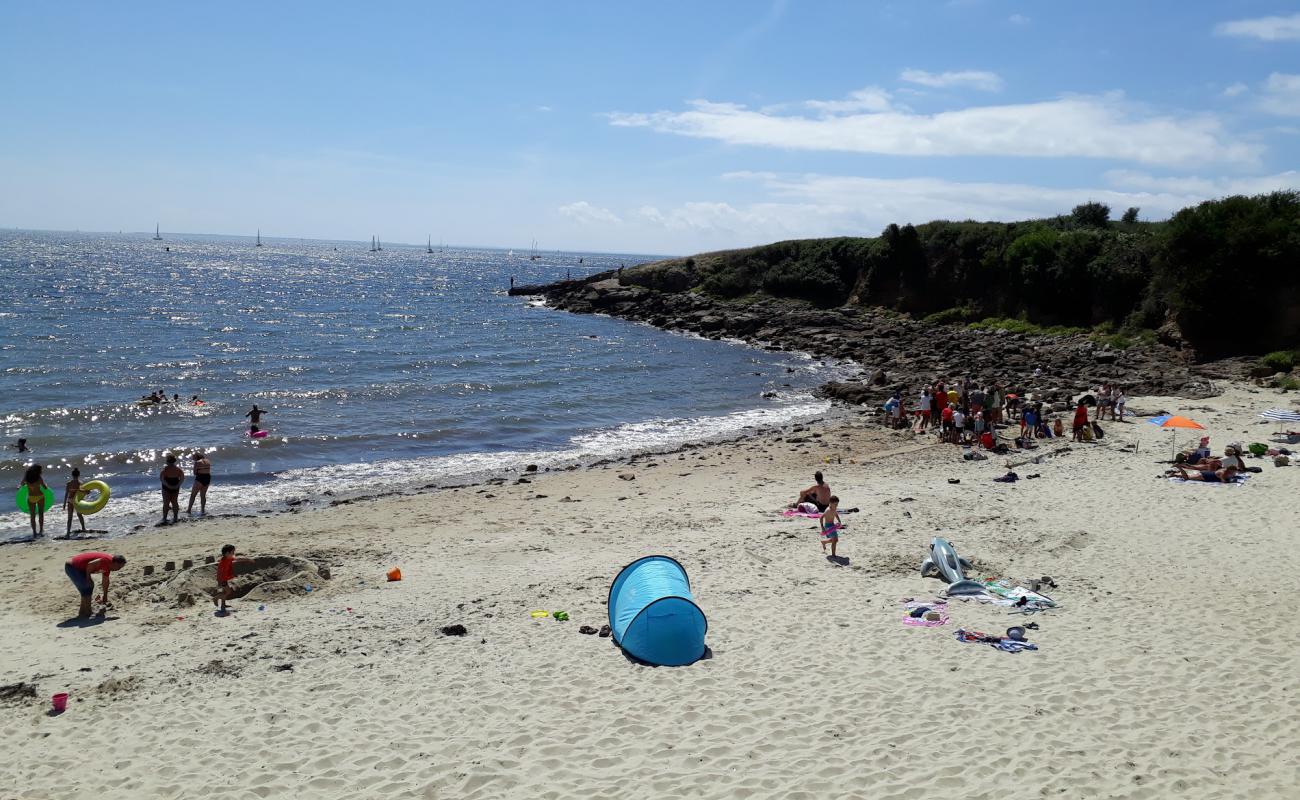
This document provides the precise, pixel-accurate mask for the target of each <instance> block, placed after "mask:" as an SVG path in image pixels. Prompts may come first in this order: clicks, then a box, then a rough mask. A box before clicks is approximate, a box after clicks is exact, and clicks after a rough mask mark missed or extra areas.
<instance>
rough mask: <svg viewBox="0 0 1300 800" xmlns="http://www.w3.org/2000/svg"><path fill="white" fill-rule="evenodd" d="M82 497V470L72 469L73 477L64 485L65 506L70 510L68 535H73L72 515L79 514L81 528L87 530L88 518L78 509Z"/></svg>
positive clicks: (78, 519)
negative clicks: (78, 502)
mask: <svg viewBox="0 0 1300 800" xmlns="http://www.w3.org/2000/svg"><path fill="white" fill-rule="evenodd" d="M79 499H81V470H79V469H74V470H72V479H71V480H69V481H68V483H67V485H66V486H64V487H63V507H64V508H66V509H67V510H68V536H71V535H72V515H73V514H76V515H77V521H78V522H80V523H81V530H82V531H83V532H85V530H86V518H85V517H84V516H82V515H81V512H80V511H78V510H77V501H78V500H79Z"/></svg>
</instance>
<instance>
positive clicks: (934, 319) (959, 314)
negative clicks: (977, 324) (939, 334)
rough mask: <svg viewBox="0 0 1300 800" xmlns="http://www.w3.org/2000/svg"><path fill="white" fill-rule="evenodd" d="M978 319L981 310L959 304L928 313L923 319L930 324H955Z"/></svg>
mask: <svg viewBox="0 0 1300 800" xmlns="http://www.w3.org/2000/svg"><path fill="white" fill-rule="evenodd" d="M977 319H979V312H978V311H976V310H975V308H974V307H972V306H958V307H956V308H945V309H944V310H943V311H936V312H934V313H933V314H927V315H926V316H925V317H924V318H922V320H921V321H922V322H926V323H929V324H930V325H954V324H956V323H959V322H973V321H975V320H977Z"/></svg>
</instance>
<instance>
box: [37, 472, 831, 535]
mask: <svg viewBox="0 0 1300 800" xmlns="http://www.w3.org/2000/svg"><path fill="white" fill-rule="evenodd" d="M817 474H818V475H820V474H821V473H817ZM24 486H26V487H27V513H28V514H29V515H30V516H31V519H32V538H39V537H41V536H44V535H45V489H46V486H45V478H43V477H41V465H40V464H32V465H31V466H30V467H28V468H27V471H26V472H25V473H23V480H22V483H19V484H18V487H19V488H22V487H24ZM38 519H39V520H40V523H41V528H40V530H39V531H38V530H37V529H36V521H37V520H38Z"/></svg>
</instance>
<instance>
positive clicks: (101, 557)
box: [63, 552, 126, 617]
mask: <svg viewBox="0 0 1300 800" xmlns="http://www.w3.org/2000/svg"><path fill="white" fill-rule="evenodd" d="M124 566H126V556H121V555H116V556H115V555H111V554H109V553H98V552H92V553H78V554H77V555H75V556H73V557H72V558H69V559H68V560H67V563H65V564H64V565H63V571H64V573H65V574H67V576H68V579H69V580H71V581H72V584H73V585H74V586H76V587H77V591H78V592H80V593H81V610H80V611H79V612H78V613H77V616H78V617H89V616H90V598H91V595H93V594H94V593H95V579H94V578H93V577H91V576H93V575H94V574H95V573H96V572H98V573H100V574H102V575H103V576H104V580H103V583H102V588H103V590H104V591H103V596H102V597H101V598H100V602H101V603H103V604H104V605H108V574H109V573H110V572H117V571H118V570H119V569H121V568H122V567H124Z"/></svg>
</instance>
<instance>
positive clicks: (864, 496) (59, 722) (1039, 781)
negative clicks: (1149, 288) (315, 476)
mask: <svg viewBox="0 0 1300 800" xmlns="http://www.w3.org/2000/svg"><path fill="white" fill-rule="evenodd" d="M1287 399H1289V398H1284V397H1279V396H1277V395H1276V394H1275V393H1274V392H1272V391H1266V390H1260V389H1255V388H1253V387H1246V386H1237V387H1234V388H1231V389H1229V390H1228V391H1227V392H1226V393H1224V394H1223V395H1220V396H1218V397H1214V398H1210V399H1208V400H1196V401H1188V400H1180V399H1177V398H1159V397H1142V398H1134V399H1133V400H1132V401H1131V403H1130V408H1132V409H1135V410H1137V411H1140V412H1146V413H1155V412H1156V411H1160V410H1167V411H1175V412H1177V413H1181V414H1185V415H1187V416H1191V417H1193V418H1195V419H1197V420H1199V421H1200V422H1202V423H1203V424H1204V425H1205V427H1206V428H1207V433H1208V434H1209V435H1210V436H1211V437H1212V441H1213V445H1214V448H1215V452H1220V451H1221V448H1222V446H1223V445H1224V444H1226V443H1228V442H1230V441H1234V440H1242V441H1245V442H1252V441H1260V442H1267V441H1269V440H1270V438H1271V437H1270V434H1271V433H1272V432H1273V431H1274V430H1275V426H1270V425H1267V424H1261V422H1262V421H1261V420H1259V419H1258V418H1257V417H1256V416H1255V415H1256V413H1257V412H1258V411H1260V410H1263V409H1264V408H1268V407H1272V406H1275V405H1279V404H1285V401H1286V400H1287ZM1105 428H1106V431H1107V433H1108V435H1107V437H1106V438H1105V439H1104V440H1102V442H1100V443H1097V444H1074V445H1070V444H1069V443H1062V444H1047V445H1044V446H1043V447H1042V448H1041V449H1039V450H1037V451H1034V453H1033V455H1036V456H1039V457H1040V458H1039V461H1038V463H1028V464H1024V465H1021V466H1016V467H1015V470H1016V471H1017V473H1018V474H1019V475H1020V477H1021V480H1020V481H1018V482H1017V483H1014V484H1001V483H995V482H994V481H993V478H995V477H998V476H1000V475H1002V474H1003V473H1005V472H1006V471H1007V461H1008V459H1007V458H1004V457H994V458H991V459H990V460H988V461H983V462H966V461H963V460H962V459H961V456H960V450H959V449H958V448H956V447H953V446H949V445H937V444H934V443H933V439H932V437H930V436H925V437H915V436H913V435H912V434H911V433H908V432H897V431H889V430H885V429H883V428H881V427H879V426H878V425H877V424H875V423H874V422H872V421H871V418H870V417H868V416H863V415H858V414H856V413H855V412H849V411H841V412H838V413H836V414H834V415H832V417H831V418H830V419H828V420H826V421H823V422H820V423H814V424H811V425H809V426H806V427H805V428H803V429H802V430H787V431H786V432H783V433H781V434H772V435H764V436H760V437H756V438H751V439H745V440H741V441H737V442H731V443H726V444H721V445H709V446H703V447H698V448H689V449H686V450H682V451H680V452H675V453H671V454H665V455H658V456H650V457H642V458H637V459H634V460H632V461H631V462H624V463H614V464H606V465H602V466H599V467H595V468H591V469H586V470H574V471H564V472H556V473H540V474H533V475H516V476H512V477H511V478H510V479H508V480H506V481H505V482H497V483H492V484H485V485H480V486H473V487H464V488H461V489H455V490H444V491H439V492H433V493H426V494H422V495H417V496H402V497H394V498H381V499H378V500H368V501H361V502H355V503H350V504H347V505H340V506H338V507H335V508H331V509H328V510H321V511H309V512H303V513H300V514H281V515H277V516H271V517H266V518H239V519H210V520H204V521H202V522H200V523H197V524H186V525H180V526H177V527H174V528H169V529H159V530H152V531H149V532H147V533H144V534H141V535H135V536H130V537H126V538H122V539H116V540H111V541H108V542H101V543H86V542H46V543H40V544H36V545H20V546H11V547H5V548H3V552H2V553H0V556H3V557H2V558H0V586H3V587H4V591H3V592H2V593H0V635H2V636H3V641H4V642H5V652H4V655H3V656H0V685H9V684H14V683H18V682H27V683H29V684H34V685H35V687H36V693H35V696H34V697H32V696H22V695H19V696H14V697H9V698H6V699H4V700H0V738H2V739H3V742H4V747H3V749H4V758H3V759H0V798H4V800H9V799H10V798H23V799H24V800H26V799H28V798H65V797H73V796H82V795H85V794H88V793H94V794H96V795H97V796H100V797H106V798H145V797H148V798H152V797H168V798H187V797H198V796H203V797H210V798H254V797H284V796H299V797H312V798H344V797H347V798H355V797H384V798H390V799H395V798H405V797H413V798H414V797H420V798H435V797H448V798H450V797H456V798H498V797H503V798H504V797H512V798H525V797H527V798H568V797H662V798H672V797H709V798H723V797H725V798H743V797H755V798H760V797H761V798H814V797H862V798H873V800H880V799H882V798H923V797H937V796H963V797H970V798H1002V797H1006V796H1008V795H1014V796H1031V797H1071V798H1074V797H1105V798H1120V797H1122V798H1143V797H1150V798H1161V797H1186V798H1227V797H1241V798H1255V799H1258V798H1286V797H1294V796H1296V791H1297V788H1296V787H1297V786H1300V760H1298V759H1297V757H1296V755H1295V753H1297V752H1300V678H1297V674H1300V670H1298V668H1300V663H1297V658H1298V656H1297V652H1298V651H1297V648H1296V644H1295V643H1296V640H1297V636H1298V635H1300V623H1298V622H1297V621H1296V618H1295V615H1294V614H1292V613H1291V609H1290V600H1291V590H1292V589H1293V588H1294V577H1295V575H1296V573H1297V570H1300V557H1297V555H1296V547H1297V544H1298V542H1297V539H1296V537H1297V531H1300V507H1298V506H1297V503H1296V499H1297V497H1300V494H1298V493H1297V488H1298V487H1300V468H1296V467H1285V468H1275V467H1274V466H1273V464H1272V463H1271V460H1265V459H1252V460H1250V461H1249V462H1248V463H1250V464H1251V465H1252V466H1260V467H1262V472H1260V473H1258V474H1255V475H1252V477H1251V478H1250V479H1249V480H1248V481H1246V482H1245V484H1243V485H1240V486H1232V487H1223V486H1203V485H1180V484H1175V483H1171V482H1170V481H1168V480H1166V479H1164V478H1160V477H1158V476H1159V475H1160V474H1161V473H1162V471H1163V469H1164V467H1163V466H1162V465H1161V464H1159V463H1157V462H1160V461H1162V460H1163V461H1167V460H1168V458H1169V452H1170V441H1169V436H1170V434H1169V433H1168V432H1167V431H1162V430H1158V429H1156V428H1155V427H1154V426H1151V425H1147V424H1145V423H1144V422H1142V421H1141V420H1139V421H1137V422H1134V423H1131V424H1107V425H1105ZM1187 438H1188V435H1187V433H1186V432H1180V441H1185V440H1186V439H1187ZM1134 445H1136V448H1137V449H1136V451H1135V450H1134ZM1012 458H1013V459H1015V460H1023V458H1024V456H1021V455H1019V454H1018V455H1016V456H1013V457H1012ZM816 469H823V470H825V472H826V477H827V480H828V482H829V483H830V485H831V487H832V489H833V490H834V491H835V492H836V493H837V494H838V495H839V496H840V497H841V498H843V506H844V507H846V508H852V507H857V508H859V509H861V510H860V511H859V512H858V513H855V514H847V515H845V521H846V522H847V523H848V528H847V530H846V531H845V533H844V536H843V538H842V539H841V543H840V552H841V555H842V556H844V557H845V558H846V559H847V563H846V564H833V563H830V562H828V560H827V559H826V558H825V557H824V555H823V554H822V552H821V549H820V547H819V545H818V541H817V534H816V532H815V528H814V524H813V523H812V522H811V521H809V520H790V519H785V518H783V517H781V516H780V515H779V514H778V513H777V512H778V509H780V508H781V507H783V506H784V505H785V504H786V503H788V502H790V501H791V500H792V499H793V495H794V493H795V492H797V490H798V489H800V488H803V487H804V486H807V485H808V484H809V483H810V482H811V474H812V472H813V471H814V470H816ZM1032 475H1038V476H1039V477H1038V478H1034V479H1031V478H1030V476H1032ZM628 476H631V477H632V479H630V480H629V479H627V477H628ZM521 477H522V478H524V479H525V480H527V481H528V482H526V483H525V482H516V480H517V479H518V478H521ZM950 479H959V480H960V483H956V484H953V483H950V482H949V480H950ZM218 485H219V484H218ZM211 504H212V506H213V507H214V509H215V510H219V509H220V504H221V496H220V494H218V493H217V492H214V494H213V498H212V500H211ZM936 535H942V536H944V537H946V538H948V539H950V540H951V541H952V542H953V543H954V544H955V545H956V547H957V549H958V551H959V552H960V553H961V555H962V556H965V557H967V558H970V559H971V560H972V561H974V563H975V569H974V573H975V574H976V575H978V576H980V577H984V578H989V577H999V576H1006V577H1010V578H1013V579H1016V580H1025V579H1029V578H1034V577H1039V576H1044V575H1047V576H1051V577H1052V578H1053V580H1054V581H1055V582H1056V584H1057V588H1056V589H1053V590H1051V591H1050V592H1049V593H1050V594H1051V596H1052V597H1053V599H1054V600H1055V601H1056V602H1057V603H1058V604H1059V608H1057V609H1055V610H1052V611H1048V612H1043V613H1040V614H1036V615H1033V617H1032V620H1030V621H1033V622H1036V623H1038V625H1039V626H1040V627H1039V628H1038V629H1036V630H1030V631H1028V638H1029V640H1030V641H1031V642H1033V643H1035V644H1036V645H1038V647H1039V648H1040V649H1038V650H1037V651H1034V652H1022V653H1006V652H1001V651H999V650H996V649H994V648H992V647H989V646H987V645H984V644H968V643H963V642H959V641H957V640H956V639H955V638H954V633H955V631H956V630H957V629H958V628H964V629H967V630H970V629H974V630H979V631H986V632H998V633H1000V632H1002V631H1003V630H1005V629H1006V628H1007V626H1009V625H1012V624H1021V623H1023V622H1024V621H1026V619H1027V618H1026V617H1025V616H1012V615H1010V614H1009V613H1008V609H1006V608H1003V607H998V606H993V605H987V604H979V603H975V602H959V601H955V600H954V601H952V602H951V603H950V615H951V621H950V622H949V624H947V625H944V626H940V627H933V628H922V627H912V626H908V625H904V624H902V618H903V613H902V606H901V601H902V600H903V599H904V598H917V599H933V598H934V597H935V595H936V593H937V592H939V591H940V590H941V589H942V588H943V584H942V583H941V582H940V581H938V580H933V579H922V578H921V577H920V576H919V574H918V566H919V564H920V562H921V560H922V558H923V557H924V555H925V553H926V547H927V544H928V542H929V540H930V537H932V536H936ZM227 542H229V543H233V544H236V545H237V546H238V547H239V548H240V551H241V553H242V554H246V555H249V556H267V555H277V556H291V557H295V558H302V559H307V560H309V561H310V562H312V563H313V564H314V565H315V566H316V567H318V568H319V567H324V568H326V571H327V572H328V573H329V577H328V579H325V578H323V577H320V578H312V577H310V576H308V577H302V576H299V577H297V578H295V577H294V576H293V575H288V576H286V577H287V580H286V581H284V582H283V583H282V584H281V585H279V586H278V587H268V588H267V589H266V590H265V591H264V592H261V593H255V594H253V595H250V596H249V597H248V598H244V599H242V600H237V601H235V602H234V606H235V607H236V608H237V609H238V610H237V611H236V612H235V613H233V614H232V615H230V616H228V617H224V618H223V617H216V616H214V615H213V607H212V605H211V604H210V602H209V600H208V598H207V597H206V596H204V595H199V596H197V597H194V595H191V598H193V599H194V600H195V602H194V603H193V605H185V604H184V598H182V599H181V603H180V604H178V601H177V596H176V593H175V592H174V591H170V590H169V589H168V587H167V585H166V584H158V583H154V584H150V583H149V581H148V580H147V579H146V578H145V577H144V576H143V567H144V566H145V565H155V566H157V568H158V570H159V571H161V570H162V564H163V563H164V562H166V561H175V562H177V564H178V565H179V564H180V562H182V561H183V560H184V559H193V560H195V561H196V562H197V563H198V564H199V565H200V567H201V566H202V563H203V558H204V556H207V555H215V554H216V553H217V552H218V551H219V549H220V547H221V545H222V544H225V543H227ZM101 545H102V546H104V547H105V548H106V549H108V550H110V551H113V552H122V553H123V554H125V555H126V556H127V558H128V559H129V560H130V563H128V565H127V567H126V568H125V569H123V570H122V571H121V572H119V573H116V574H115V575H114V580H113V589H112V595H113V598H114V606H115V607H114V609H113V610H112V611H110V612H109V614H108V616H107V618H106V619H104V620H103V621H102V622H99V624H94V625H89V626H85V627H82V626H78V625H76V624H73V623H70V622H68V621H69V618H71V617H72V616H73V615H74V613H75V610H76V594H75V591H74V590H73V587H72V586H71V584H70V583H69V582H68V580H67V579H66V578H65V576H64V574H63V570H62V563H63V561H64V560H65V559H67V558H68V557H69V556H71V555H72V554H74V553H76V552H80V551H82V550H86V549H97V548H98V547H100V546H101ZM653 553H663V554H667V555H671V556H673V557H674V558H676V559H678V560H679V561H680V562H681V563H682V564H683V565H684V566H685V568H686V569H687V571H688V572H689V575H690V579H691V583H692V588H693V591H694V594H695V598H696V600H697V602H698V603H699V605H700V607H701V608H702V609H703V610H704V612H705V613H706V614H707V615H708V620H709V630H708V636H707V644H708V647H709V650H710V653H709V657H708V658H706V659H705V660H702V661H700V662H698V663H696V664H693V665H691V666H688V667H682V668H657V667H651V666H646V665H642V664H638V663H635V662H633V661H631V660H629V659H628V658H626V657H624V656H623V655H622V653H621V652H620V651H619V650H618V649H617V648H616V647H615V646H614V645H613V644H612V643H611V641H610V640H609V639H607V638H600V637H598V636H595V635H582V634H581V633H579V627H580V626H583V625H590V626H593V627H597V628H598V627H600V626H601V625H603V624H604V623H605V622H606V616H605V614H606V611H605V601H606V594H607V592H608V590H609V585H610V581H611V580H612V579H613V577H614V576H615V574H616V573H617V572H618V571H619V569H620V568H621V567H622V566H623V565H624V564H626V563H628V562H630V561H632V560H634V559H636V558H638V557H640V556H642V555H647V554H653ZM392 567H400V569H401V571H402V573H403V580H401V581H400V582H387V581H386V580H385V572H386V571H387V570H388V569H390V568H392ZM167 574H168V575H169V576H170V575H172V574H173V573H167ZM309 582H310V583H311V591H307V590H306V585H307V583H309ZM535 609H547V610H551V611H555V610H566V611H568V612H569V614H570V615H571V619H570V620H569V621H567V622H558V621H556V620H554V619H553V618H550V617H546V618H541V619H534V618H532V617H531V616H530V613H529V612H530V611H532V610H535ZM455 624H460V625H464V626H465V628H466V629H467V634H466V635H463V636H452V635H444V634H443V633H441V632H440V629H441V628H442V627H444V626H449V625H455ZM56 692H68V693H70V696H71V697H70V702H69V706H68V710H67V711H66V713H64V714H62V715H60V716H54V715H51V714H50V713H48V710H49V708H50V696H51V695H52V694H53V693H56Z"/></svg>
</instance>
